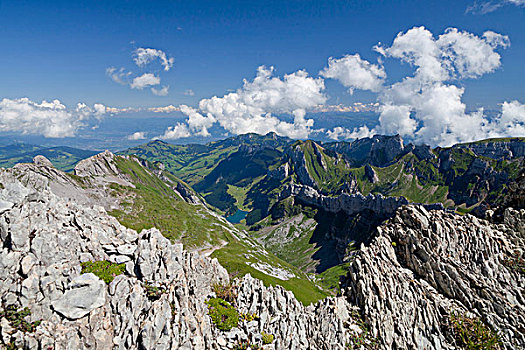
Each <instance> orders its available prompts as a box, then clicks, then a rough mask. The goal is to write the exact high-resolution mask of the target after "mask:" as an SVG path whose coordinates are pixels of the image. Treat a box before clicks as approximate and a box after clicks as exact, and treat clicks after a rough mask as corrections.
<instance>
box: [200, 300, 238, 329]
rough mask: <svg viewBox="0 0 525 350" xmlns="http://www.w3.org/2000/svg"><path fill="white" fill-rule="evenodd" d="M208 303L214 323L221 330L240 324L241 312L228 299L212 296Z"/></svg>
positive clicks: (209, 312)
mask: <svg viewBox="0 0 525 350" xmlns="http://www.w3.org/2000/svg"><path fill="white" fill-rule="evenodd" d="M206 305H208V314H209V315H210V317H211V319H212V321H213V323H214V324H215V326H216V327H217V328H218V329H220V330H221V331H229V330H230V329H232V328H233V327H237V326H238V325H239V312H238V311H237V310H236V309H235V308H234V307H233V306H232V305H231V304H230V303H229V302H227V301H226V300H224V299H221V298H211V299H210V300H208V301H207V302H206Z"/></svg>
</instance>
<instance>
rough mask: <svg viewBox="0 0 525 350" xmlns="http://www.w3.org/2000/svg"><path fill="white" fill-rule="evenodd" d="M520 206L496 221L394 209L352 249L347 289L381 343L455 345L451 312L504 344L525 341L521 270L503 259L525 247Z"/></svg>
mask: <svg viewBox="0 0 525 350" xmlns="http://www.w3.org/2000/svg"><path fill="white" fill-rule="evenodd" d="M524 220H525V210H523V209H522V210H521V211H516V210H514V209H512V208H508V209H506V211H505V219H504V222H503V223H502V224H491V223H489V222H488V221H486V220H479V219H477V218H476V217H474V216H471V215H465V216H459V215H454V214H451V213H446V212H443V211H439V210H435V211H430V212H429V211H427V210H425V208H424V207H422V206H404V207H402V208H400V209H399V210H398V211H397V213H396V215H395V216H394V217H393V218H392V219H391V220H390V222H388V223H386V224H384V225H382V226H380V227H378V229H377V236H376V238H375V239H374V241H373V242H372V243H371V244H370V246H368V247H362V249H361V250H360V251H359V252H358V253H357V254H356V255H355V260H354V261H353V263H352V265H351V267H350V270H349V273H348V275H347V282H346V283H347V288H346V295H347V296H348V300H349V301H350V302H351V303H353V304H356V305H357V306H358V307H359V309H360V311H361V313H362V315H363V317H364V319H365V320H366V321H367V322H368V323H369V324H370V327H371V330H372V333H373V334H374V335H375V336H377V339H379V341H380V343H381V348H385V349H410V348H418V349H455V348H456V346H455V344H454V341H453V339H451V336H450V332H449V331H450V327H449V326H448V320H449V318H450V314H451V313H452V312H457V313H462V314H463V313H464V314H468V315H471V316H477V317H480V318H481V319H482V321H483V322H484V323H485V324H486V325H488V326H489V327H491V328H492V329H494V330H496V331H497V332H498V334H499V335H500V338H501V340H502V342H503V345H504V347H505V348H506V349H520V348H523V347H525V329H524V328H523V325H524V324H525V288H524V286H525V276H524V275H523V272H520V271H517V270H515V269H512V268H510V267H509V266H506V265H505V263H504V262H505V261H508V259H509V257H512V256H514V254H516V253H519V254H523V252H524V249H525V240H524V237H525V228H524V224H523V222H524Z"/></svg>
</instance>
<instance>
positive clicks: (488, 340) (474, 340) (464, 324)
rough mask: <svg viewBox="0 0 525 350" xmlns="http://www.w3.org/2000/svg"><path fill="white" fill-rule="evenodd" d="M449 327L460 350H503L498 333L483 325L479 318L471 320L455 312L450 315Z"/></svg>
mask: <svg viewBox="0 0 525 350" xmlns="http://www.w3.org/2000/svg"><path fill="white" fill-rule="evenodd" d="M449 325H450V331H451V332H452V335H453V336H454V340H455V342H456V345H457V346H458V347H459V348H460V349H467V350H497V349H501V341H500V339H499V336H498V335H497V333H495V332H494V331H492V330H491V329H490V328H488V327H487V326H486V325H485V324H483V322H481V320H480V319H479V318H470V317H467V316H465V315H462V314H459V313H454V312H453V313H452V314H451V315H450V319H449Z"/></svg>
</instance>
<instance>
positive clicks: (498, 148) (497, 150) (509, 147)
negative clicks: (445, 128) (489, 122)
mask: <svg viewBox="0 0 525 350" xmlns="http://www.w3.org/2000/svg"><path fill="white" fill-rule="evenodd" d="M455 147H458V148H469V149H471V150H472V151H473V152H474V153H476V154H477V155H478V156H483V157H488V158H492V159H512V158H518V157H525V142H523V138H514V139H508V140H505V141H492V142H475V143H469V144H462V145H457V146H455Z"/></svg>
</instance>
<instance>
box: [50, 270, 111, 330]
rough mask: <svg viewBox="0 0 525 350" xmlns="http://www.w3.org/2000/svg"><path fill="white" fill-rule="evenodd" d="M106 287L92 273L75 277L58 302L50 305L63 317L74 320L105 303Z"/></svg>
mask: <svg viewBox="0 0 525 350" xmlns="http://www.w3.org/2000/svg"><path fill="white" fill-rule="evenodd" d="M105 294H106V285H105V283H104V281H102V280H100V278H98V277H97V276H95V275H94V274H92V273H86V274H83V275H80V276H78V277H76V278H75V279H74V280H73V281H71V283H70V284H69V287H68V289H67V290H66V292H65V293H64V295H63V296H61V297H60V298H59V299H58V300H56V301H54V302H52V303H51V305H52V306H53V309H54V310H55V311H56V312H58V313H60V314H62V315H63V316H65V317H67V318H69V319H71V320H76V319H78V318H81V317H84V316H86V315H87V314H89V313H90V312H91V311H92V310H94V309H96V308H98V307H101V306H102V305H104V303H105V302H106V297H105Z"/></svg>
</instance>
